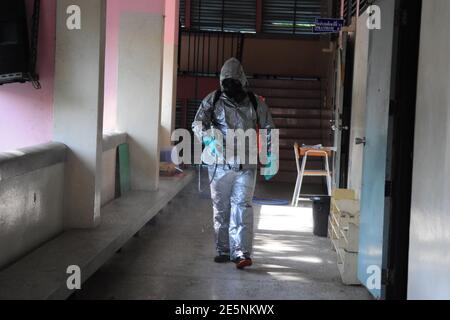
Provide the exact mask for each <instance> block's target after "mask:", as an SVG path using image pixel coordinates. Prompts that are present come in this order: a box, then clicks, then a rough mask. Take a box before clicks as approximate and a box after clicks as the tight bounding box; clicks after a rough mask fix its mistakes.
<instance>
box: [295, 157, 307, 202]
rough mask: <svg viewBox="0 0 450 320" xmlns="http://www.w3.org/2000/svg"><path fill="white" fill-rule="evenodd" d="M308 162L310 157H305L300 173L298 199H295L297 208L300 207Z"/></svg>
mask: <svg viewBox="0 0 450 320" xmlns="http://www.w3.org/2000/svg"><path fill="white" fill-rule="evenodd" d="M307 160H308V155H305V156H304V157H303V162H302V169H301V171H300V181H299V184H298V191H297V193H298V194H297V197H296V199H295V206H296V207H298V202H299V200H300V196H301V194H302V185H303V177H304V176H305V170H306V161H307Z"/></svg>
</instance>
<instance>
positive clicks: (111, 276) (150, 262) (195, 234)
mask: <svg viewBox="0 0 450 320" xmlns="http://www.w3.org/2000/svg"><path fill="white" fill-rule="evenodd" d="M290 193H291V186H288V185H282V184H277V185H270V184H269V185H261V186H259V187H258V188H257V193H256V195H257V196H258V197H261V198H263V197H264V198H267V197H269V196H270V197H272V198H274V197H276V198H279V199H281V198H283V199H289V198H290ZM255 213H256V214H255V222H256V223H255V228H256V234H255V252H254V262H255V265H254V267H252V268H249V269H246V270H245V271H238V270H236V268H235V266H234V264H232V263H230V264H225V265H218V264H215V263H214V262H213V261H212V259H213V257H214V255H215V252H214V242H213V225H212V211H211V202H210V200H209V199H208V195H207V194H203V195H202V196H200V195H199V194H198V192H197V186H196V184H195V183H193V184H192V185H190V186H188V187H187V188H186V189H185V190H184V191H182V193H181V194H180V195H179V196H178V197H177V198H176V199H175V200H174V201H173V202H172V203H170V204H169V206H168V207H167V208H166V209H164V211H163V212H162V213H161V214H160V215H159V216H158V217H157V218H156V219H155V220H154V221H152V222H151V223H150V224H149V225H148V226H147V227H145V228H144V229H143V230H142V231H141V232H140V235H139V237H137V238H133V239H132V240H130V241H129V242H128V244H127V245H126V246H125V247H124V248H123V249H122V251H121V252H120V253H118V254H117V255H116V256H115V257H114V258H113V259H111V261H109V262H108V263H107V264H106V265H105V266H103V267H102V268H101V269H100V270H99V271H98V272H97V273H96V274H95V275H94V276H93V277H91V278H90V279H89V280H88V281H87V282H86V283H85V284H84V286H83V290H82V291H79V292H77V293H76V294H75V295H74V296H73V297H72V299H102V300H103V299H106V300H108V299H138V300H146V299H155V300H158V299H170V300H185V299H188V300H192V299H194V300H209V299H219V300H241V299H242V300H244V299H248V300H253V299H262V300H281V299H282V300H302V299H327V300H330V299H333V300H334V299H339V300H343V299H370V297H369V294H368V293H367V291H366V290H365V289H364V288H362V287H347V286H344V285H342V284H341V282H340V278H339V274H338V269H337V266H336V256H335V253H334V252H333V251H332V250H331V244H330V242H329V240H328V239H321V238H317V237H314V236H313V235H312V233H311V230H312V227H311V225H312V212H311V208H308V205H307V204H306V205H305V207H304V208H290V207H276V206H260V205H256V206H255Z"/></svg>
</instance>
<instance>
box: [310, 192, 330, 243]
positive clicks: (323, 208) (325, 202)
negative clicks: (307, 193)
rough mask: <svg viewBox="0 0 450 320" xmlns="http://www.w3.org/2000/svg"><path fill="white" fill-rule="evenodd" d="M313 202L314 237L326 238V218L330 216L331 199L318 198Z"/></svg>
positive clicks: (325, 197)
mask: <svg viewBox="0 0 450 320" xmlns="http://www.w3.org/2000/svg"><path fill="white" fill-rule="evenodd" d="M312 201H313V222H314V235H315V236H318V237H324V238H326V237H327V236H328V218H329V216H330V205H331V197H329V196H318V197H314V198H312Z"/></svg>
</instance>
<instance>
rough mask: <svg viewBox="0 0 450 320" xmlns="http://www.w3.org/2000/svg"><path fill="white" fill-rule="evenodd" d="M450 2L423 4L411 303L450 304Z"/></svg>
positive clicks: (410, 262)
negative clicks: (436, 301) (448, 301)
mask: <svg viewBox="0 0 450 320" xmlns="http://www.w3.org/2000/svg"><path fill="white" fill-rule="evenodd" d="M449 30H450V1H448V0H433V1H429V0H427V1H423V12H422V34H421V45H420V61H419V79H418V96H417V120H416V136H415V154H414V172H413V190H412V208H411V233H410V253H409V255H410V257H409V283H408V298H409V299H450V90H449V89H450V64H449V63H448V59H449V57H450V37H449Z"/></svg>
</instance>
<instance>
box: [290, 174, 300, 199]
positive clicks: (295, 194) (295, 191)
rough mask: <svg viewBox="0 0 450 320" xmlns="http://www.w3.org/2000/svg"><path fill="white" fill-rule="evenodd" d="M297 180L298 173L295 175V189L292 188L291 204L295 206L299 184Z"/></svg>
mask: <svg viewBox="0 0 450 320" xmlns="http://www.w3.org/2000/svg"><path fill="white" fill-rule="evenodd" d="M299 181H300V174H299V175H298V176H297V180H296V182H295V189H294V196H293V197H292V203H291V205H292V206H295V201H296V199H297V198H298V194H297V193H298V186H299Z"/></svg>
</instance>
